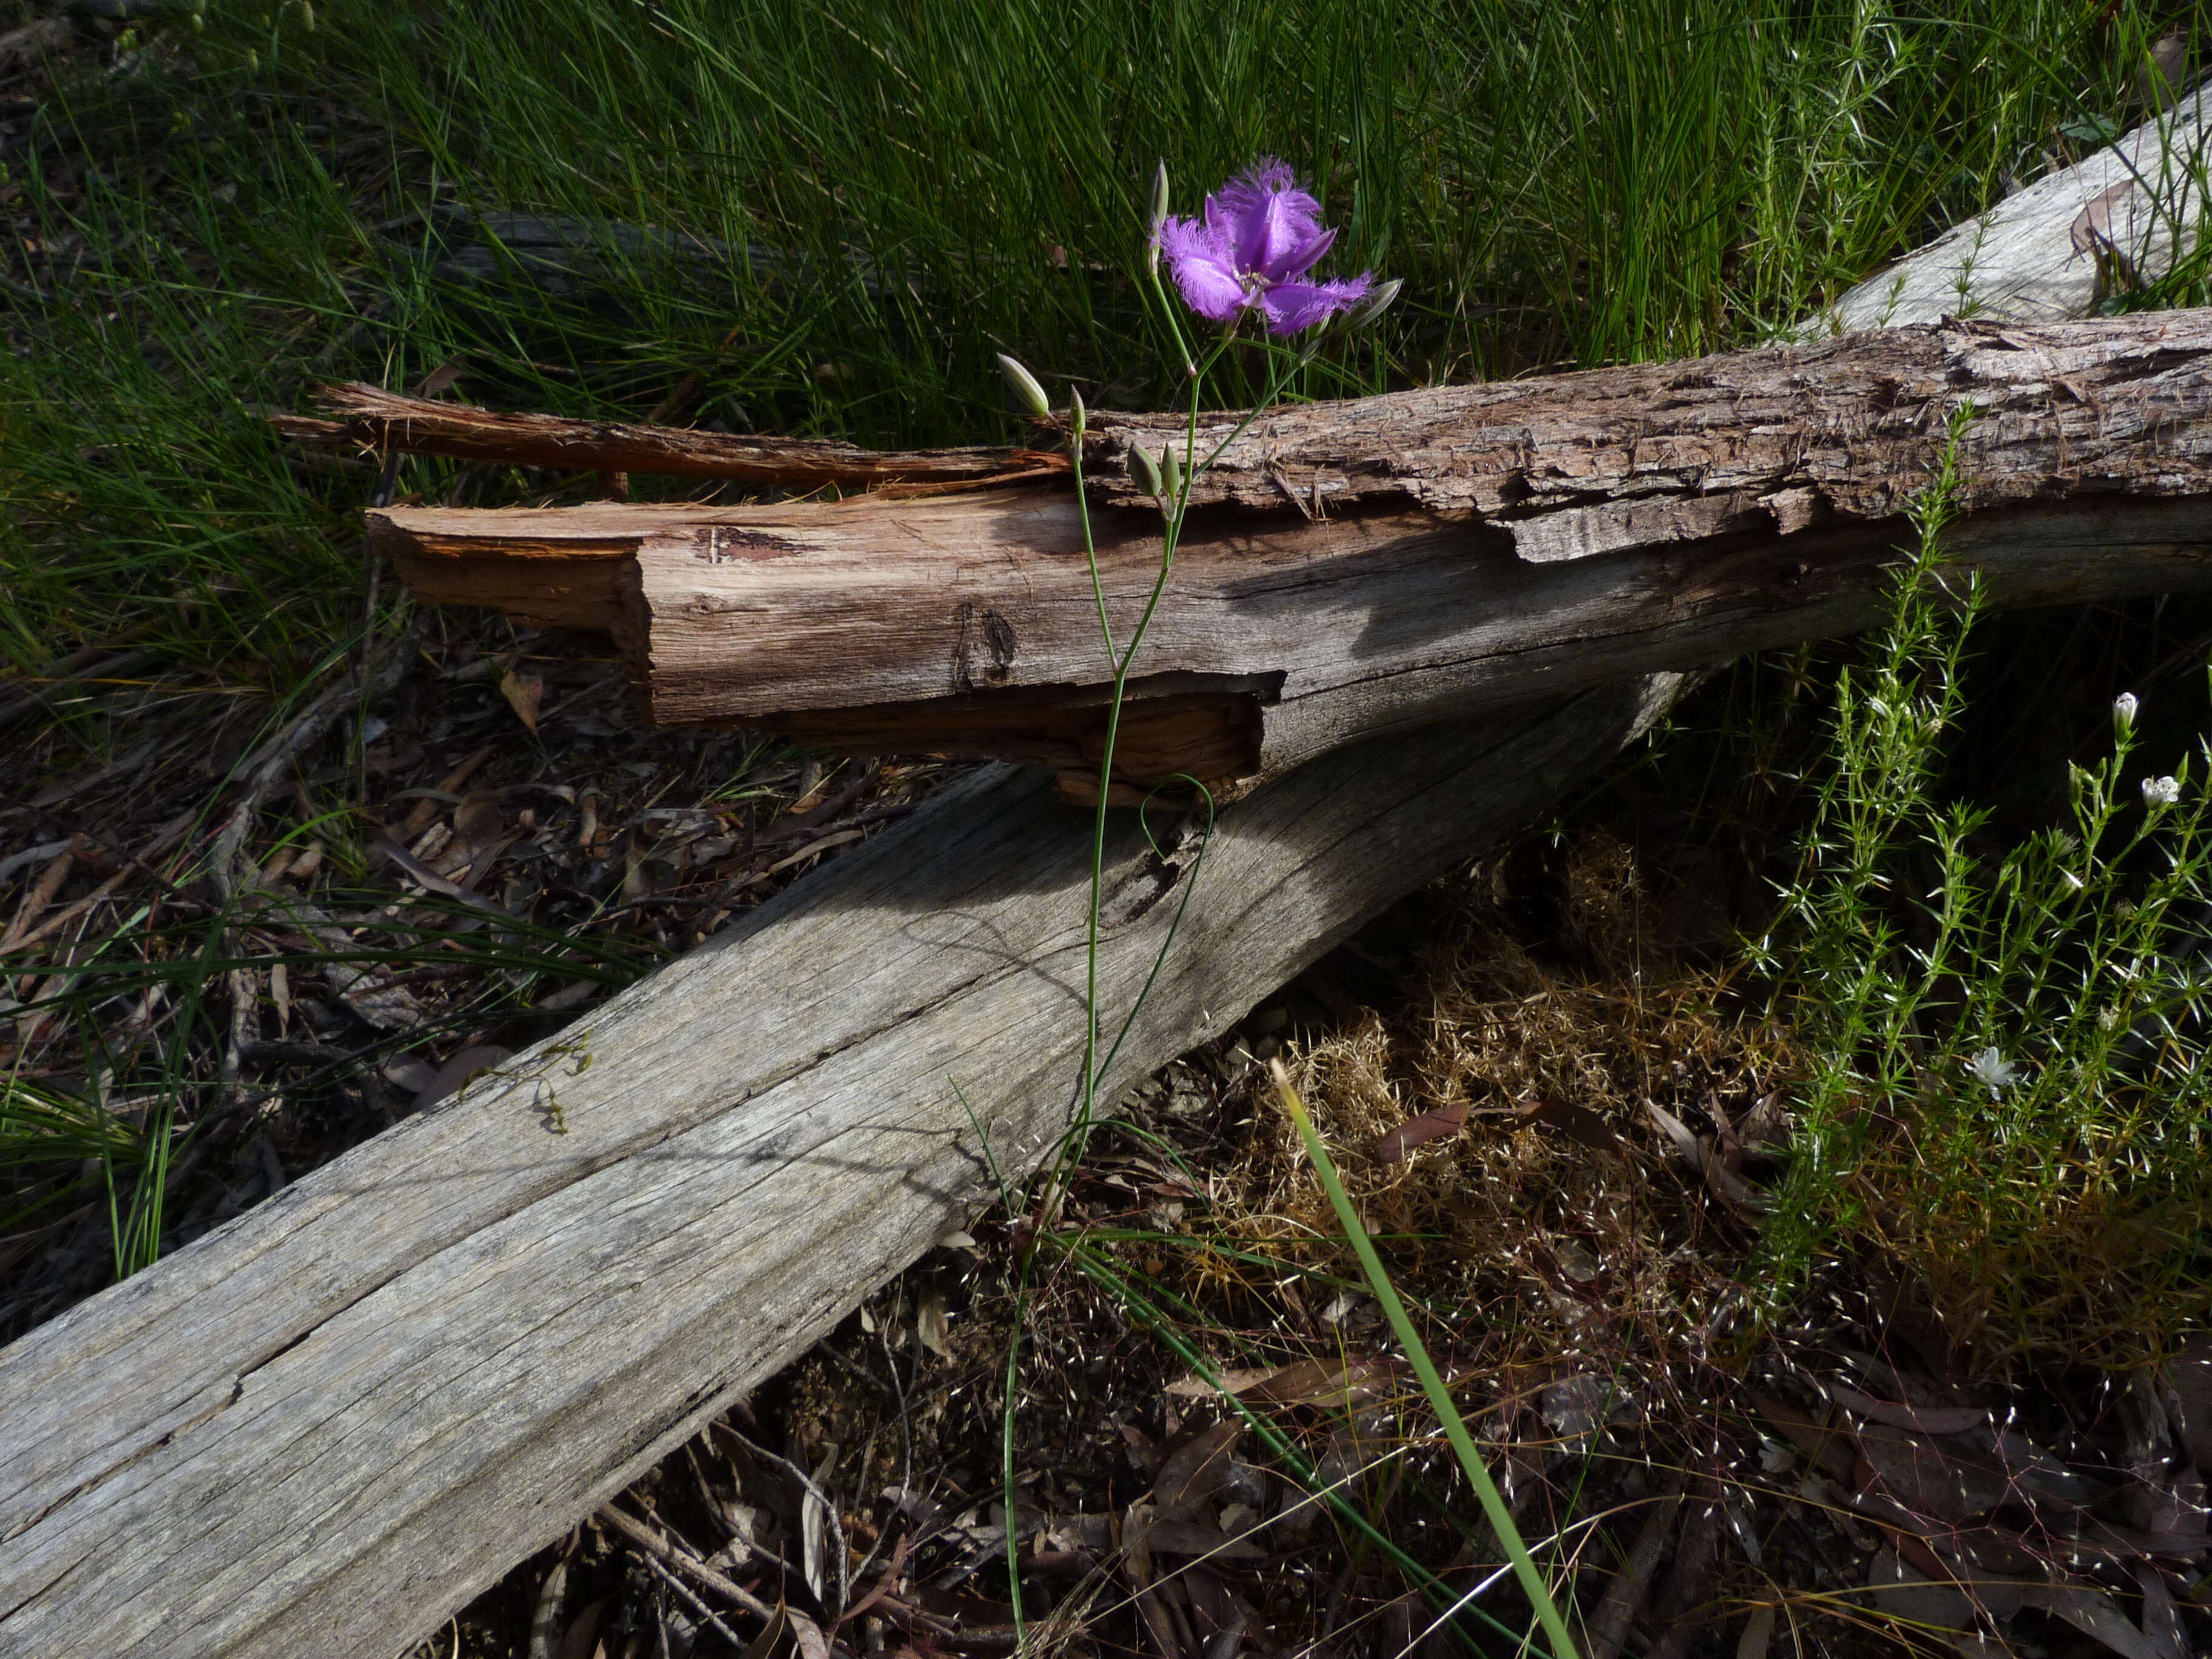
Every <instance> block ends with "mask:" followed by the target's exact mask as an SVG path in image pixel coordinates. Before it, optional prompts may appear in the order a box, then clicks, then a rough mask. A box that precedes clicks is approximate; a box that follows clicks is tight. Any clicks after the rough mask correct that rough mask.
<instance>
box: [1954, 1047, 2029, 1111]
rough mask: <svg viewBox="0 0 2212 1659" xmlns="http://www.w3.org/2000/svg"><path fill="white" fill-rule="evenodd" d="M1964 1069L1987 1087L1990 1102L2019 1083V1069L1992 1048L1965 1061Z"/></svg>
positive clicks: (1985, 1049)
mask: <svg viewBox="0 0 2212 1659" xmlns="http://www.w3.org/2000/svg"><path fill="white" fill-rule="evenodd" d="M1966 1069H1967V1070H1968V1071H1970V1072H1972V1073H1973V1074H1974V1075H1975V1076H1976V1077H1977V1078H1978V1079H1981V1081H1982V1083H1983V1084H1984V1085H1986V1086H1987V1087H1988V1089H1989V1091H1990V1099H1991V1100H1995V1099H1996V1097H1998V1096H1999V1095H2001V1094H2002V1093H2003V1092H2004V1091H2006V1090H2007V1089H2009V1088H2011V1087H2012V1085H2014V1084H2015V1083H2017V1082H2019V1081H2020V1067H2019V1066H2015V1065H2014V1064H2012V1063H2011V1062H2010V1061H2009V1060H2006V1059H2005V1057H2004V1056H2003V1055H2002V1054H1999V1053H1998V1052H1997V1051H1996V1048H1994V1047H1991V1048H1984V1049H1983V1050H1982V1052H1981V1053H1979V1054H1976V1055H1975V1056H1974V1057H1973V1059H1972V1060H1969V1061H1967V1062H1966Z"/></svg>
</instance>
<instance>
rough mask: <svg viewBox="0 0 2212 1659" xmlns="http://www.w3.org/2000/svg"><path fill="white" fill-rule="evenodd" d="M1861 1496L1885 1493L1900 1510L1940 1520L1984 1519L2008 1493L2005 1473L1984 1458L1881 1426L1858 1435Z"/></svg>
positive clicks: (2009, 1486)
mask: <svg viewBox="0 0 2212 1659" xmlns="http://www.w3.org/2000/svg"><path fill="white" fill-rule="evenodd" d="M1857 1441H1858V1445H1859V1456H1860V1459H1861V1461H1862V1462H1863V1463H1864V1464H1865V1465H1866V1468H1863V1470H1862V1471H1861V1472H1860V1482H1859V1484H1860V1487H1861V1489H1862V1490H1863V1491H1875V1492H1883V1493H1886V1494H1887V1496H1889V1497H1891V1498H1894V1499H1896V1500H1897V1502H1899V1503H1900V1504H1904V1505H1905V1508H1907V1509H1909V1510H1913V1511H1915V1512H1916V1513H1917V1514H1921V1515H1930V1516H1936V1518H1937V1519H1938V1520H1942V1521H1952V1522H1958V1521H1966V1520H1971V1519H1972V1518H1973V1517H1974V1516H1979V1515H1986V1514H1988V1513H1989V1511H1990V1510H1993V1509H1995V1508H1996V1506H1997V1505H1998V1504H2002V1502H2004V1500H2005V1498H2006V1497H2007V1496H2008V1494H2009V1493H2010V1492H2012V1490H2013V1482H2012V1480H2011V1479H2010V1478H2009V1476H2008V1473H2007V1471H2006V1470H2005V1469H2004V1468H2003V1467H2002V1465H2000V1464H1996V1463H1994V1462H1992V1461H1991V1460H1990V1459H1988V1458H1984V1457H1979V1456H1977V1455H1974V1454H1972V1453H1970V1452H1965V1451H1961V1450H1959V1449H1955V1448H1953V1447H1950V1446H1947V1445H1943V1444H1941V1443H1937V1442H1936V1441H1934V1440H1931V1439H1929V1438H1928V1437H1924V1436H1921V1435H1916V1434H1911V1433H1908V1432H1907V1431H1904V1430H1902V1429H1893V1428H1888V1427H1886V1426H1882V1427H1866V1428H1862V1429H1860V1430H1859V1431H1858V1432H1857Z"/></svg>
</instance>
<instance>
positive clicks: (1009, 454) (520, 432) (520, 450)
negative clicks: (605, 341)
mask: <svg viewBox="0 0 2212 1659" xmlns="http://www.w3.org/2000/svg"><path fill="white" fill-rule="evenodd" d="M322 403H323V406H324V407H325V409H326V410H329V411H330V412H331V414H334V415H336V416H339V417H340V418H339V419H338V420H337V421H336V422H331V421H319V420H313V419H309V418H307V417H305V416H294V415H280V416H276V417H274V418H273V419H272V420H271V421H270V425H272V426H274V427H275V428H276V429H277V430H278V431H279V432H282V433H283V434H284V435H286V436H288V437H289V438H291V439H293V440H294V441H297V442H301V443H305V444H310V445H313V446H315V447H319V448H336V447H349V446H351V445H356V444H357V445H361V446H363V447H368V448H371V449H374V450H378V451H380V452H382V453H386V454H391V453H407V454H410V455H445V456H449V457H451V458H453V459H456V460H464V461H495V462H501V463H504V464H506V465H514V466H544V467H555V468H559V469H562V470H564V471H576V472H598V473H603V474H604V473H617V472H643V473H652V474H660V475H664V476H672V477H689V478H730V479H735V480H738V481H739V482H741V483H750V484H757V485H769V484H773V485H776V486H779V487H781V488H784V489H819V488H821V487H822V486H823V485H825V484H835V485H840V486H842V487H845V488H848V489H849V488H860V489H866V488H869V487H871V486H873V485H878V484H886V483H904V484H908V485H913V484H917V483H919V484H922V485H925V486H927V485H937V484H948V483H1006V482H1008V481H1010V480H1012V479H1013V478H1016V477H1021V478H1035V477H1047V476H1064V475H1065V474H1066V468H1067V459H1066V456H1065V455H1062V454H1058V453H1050V454H1048V453H1043V452H1042V451H1038V450H1033V449H1000V448H994V447H973V448H966V449H924V450H909V451H906V452H903V453H901V452H896V451H894V452H891V453H877V452H874V451H872V450H866V449H862V448H860V447H858V446H856V445H853V444H847V443H836V442H829V441H821V440H817V439H811V438H763V437H747V436H742V435H738V434H734V433H726V432H699V431H694V430H692V429H691V428H687V427H676V426H656V425H653V424H651V423H649V422H617V421H571V420H564V419H562V418H561V417H560V416H553V415H529V414H509V413H505V412H502V411H500V410H489V409H472V408H471V407H469V406H468V405H466V404H452V403H436V402H433V401H431V400H430V399H428V398H409V397H405V396H404V395H402V394H401V393H398V392H387V391H385V390H384V389H383V388H382V387H380V386H365V385H362V384H361V383H359V382H352V383H349V384H347V385H343V386H325V388H324V389H323V392H322Z"/></svg>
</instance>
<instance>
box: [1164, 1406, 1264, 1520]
mask: <svg viewBox="0 0 2212 1659" xmlns="http://www.w3.org/2000/svg"><path fill="white" fill-rule="evenodd" d="M1243 1431H1244V1425H1243V1422H1242V1421H1241V1420H1240V1419H1237V1418H1234V1417H1226V1418H1224V1419H1222V1420H1221V1421H1220V1422H1218V1423H1216V1424H1215V1425H1213V1426H1212V1428H1210V1429H1202V1430H1200V1431H1199V1432H1198V1433H1196V1434H1194V1435H1193V1436H1192V1437H1190V1438H1189V1439H1188V1440H1186V1441H1184V1442H1183V1443H1182V1445H1180V1446H1178V1447H1176V1449H1174V1450H1173V1451H1171V1452H1170V1453H1169V1454H1168V1455H1166V1456H1165V1457H1164V1458H1162V1459H1161V1460H1160V1471H1159V1474H1158V1475H1156V1476H1155V1477H1154V1478H1153V1480H1152V1497H1153V1498H1154V1500H1155V1501H1156V1502H1157V1503H1158V1506H1159V1513H1160V1514H1161V1515H1163V1516H1172V1515H1188V1513H1189V1512H1190V1511H1191V1510H1193V1509H1194V1508H1196V1507H1197V1506H1198V1505H1199V1504H1202V1503H1204V1502H1205V1501H1206V1499H1207V1498H1211V1497H1212V1495H1213V1494H1214V1493H1215V1492H1217V1491H1218V1490H1219V1489H1220V1486H1221V1483H1222V1482H1223V1481H1225V1480H1227V1479H1228V1478H1229V1454H1230V1452H1231V1449H1234V1448H1235V1446H1236V1444H1237V1437H1238V1436H1239V1435H1241V1434H1242V1433H1243Z"/></svg>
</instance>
